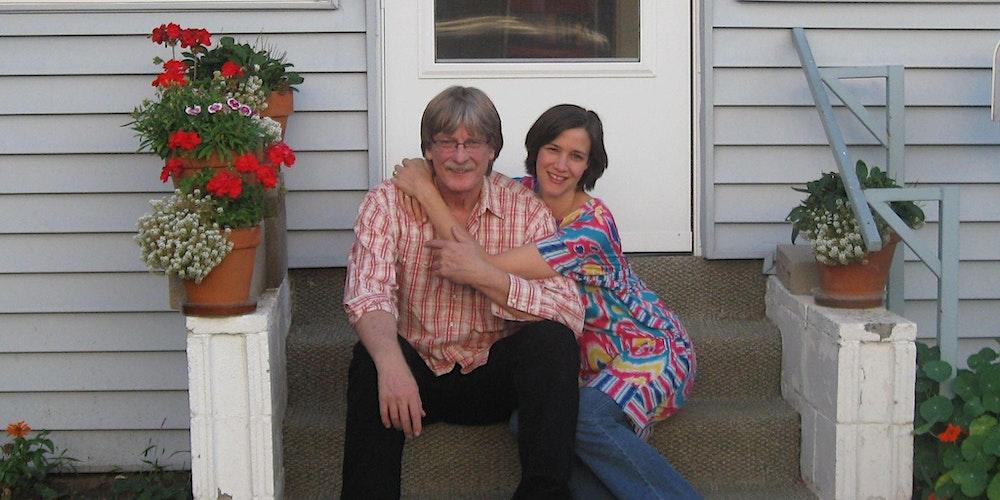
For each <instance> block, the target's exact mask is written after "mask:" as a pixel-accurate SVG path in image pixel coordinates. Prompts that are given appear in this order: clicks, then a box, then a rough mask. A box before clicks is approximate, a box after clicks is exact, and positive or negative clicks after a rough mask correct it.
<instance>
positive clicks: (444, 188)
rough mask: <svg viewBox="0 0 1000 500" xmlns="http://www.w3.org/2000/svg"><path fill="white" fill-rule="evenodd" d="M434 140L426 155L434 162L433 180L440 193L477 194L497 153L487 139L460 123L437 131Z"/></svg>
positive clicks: (448, 194) (454, 194)
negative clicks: (445, 131)
mask: <svg viewBox="0 0 1000 500" xmlns="http://www.w3.org/2000/svg"><path fill="white" fill-rule="evenodd" d="M431 140H432V141H433V142H432V143H431V146H430V149H428V150H426V151H424V157H425V158H426V159H427V160H428V161H430V162H431V164H432V165H433V166H434V180H435V182H436V183H437V186H438V190H439V191H441V195H442V196H444V197H445V198H447V197H448V196H467V195H470V194H473V193H477V194H478V193H479V191H480V190H481V189H482V185H483V178H484V176H485V175H486V172H487V170H488V169H489V165H490V162H491V161H492V160H493V156H494V152H493V148H492V147H491V146H490V145H489V144H487V143H486V139H485V138H484V137H481V136H475V135H472V134H470V133H469V132H468V131H467V130H466V129H465V127H464V126H460V127H458V128H457V129H456V130H455V131H454V132H452V133H450V134H444V133H439V134H435V135H434V137H432V138H431Z"/></svg>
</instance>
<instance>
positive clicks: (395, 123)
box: [379, 0, 692, 252]
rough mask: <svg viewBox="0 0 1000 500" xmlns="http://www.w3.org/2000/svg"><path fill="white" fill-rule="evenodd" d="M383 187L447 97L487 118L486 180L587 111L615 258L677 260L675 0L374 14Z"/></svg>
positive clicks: (440, 5)
mask: <svg viewBox="0 0 1000 500" xmlns="http://www.w3.org/2000/svg"><path fill="white" fill-rule="evenodd" d="M381 2H382V10H381V16H382V18H381V26H380V29H381V36H382V41H381V54H380V56H381V62H382V66H381V68H380V70H381V79H380V82H379V84H380V85H381V92H382V99H383V102H382V110H383V113H384V114H383V116H382V129H383V137H382V154H383V166H384V167H383V175H384V176H388V175H390V174H391V169H392V166H393V165H394V164H396V163H398V162H399V160H400V159H401V158H404V157H413V156H420V155H421V152H420V151H419V149H420V115H421V113H422V112H423V108H424V106H425V105H426V104H427V102H428V101H429V100H430V98H431V97H433V96H434V95H435V94H437V93H438V92H440V91H441V90H443V89H444V88H446V87H448V86H450V85H465V86H474V87H478V88H480V89H482V90H483V91H485V92H486V93H487V94H488V95H489V96H490V97H491V98H492V99H493V102H494V103H495V104H496V107H497V110H498V111H499V113H500V118H501V120H502V121H503V134H504V143H505V145H504V148H503V151H501V153H500V156H499V157H498V158H497V160H496V163H495V167H494V168H495V169H496V170H498V171H500V172H503V173H505V174H507V175H511V176H519V175H524V158H525V149H524V136H525V133H526V132H527V131H528V128H529V127H530V126H531V124H532V122H534V120H535V119H536V118H537V117H538V116H539V115H540V114H541V113H542V112H543V111H545V110H546V109H548V108H549V107H550V106H553V105H555V104H561V103H573V104H578V105H580V106H583V107H585V108H588V109H592V110H594V111H595V112H597V114H598V115H599V116H600V117H601V120H602V122H603V123H604V134H605V136H604V137H605V145H606V147H607V151H608V158H609V165H608V169H607V171H606V172H605V174H604V176H603V177H602V178H601V179H600V180H599V181H598V183H597V187H596V188H595V189H594V191H593V193H592V194H593V195H594V196H596V197H599V198H601V199H603V200H604V201H605V203H607V205H608V206H609V207H610V208H611V210H612V211H613V212H614V214H615V218H616V220H617V222H618V228H619V230H620V232H621V237H622V242H623V246H624V249H625V251H628V252H690V251H691V250H692V232H691V228H692V221H691V217H692V215H691V206H692V203H691V196H692V194H691V186H692V183H691V175H692V173H691V172H692V170H691V150H692V147H691V145H692V142H691V129H692V127H691V120H692V118H691V117H692V114H691V31H690V30H691V5H690V2H689V1H688V0H547V1H546V0H480V1H475V2H470V1H467V0H381Z"/></svg>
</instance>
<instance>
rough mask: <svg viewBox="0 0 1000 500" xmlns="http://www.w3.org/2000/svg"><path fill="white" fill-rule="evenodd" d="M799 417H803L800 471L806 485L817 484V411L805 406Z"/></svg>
mask: <svg viewBox="0 0 1000 500" xmlns="http://www.w3.org/2000/svg"><path fill="white" fill-rule="evenodd" d="M799 415H801V417H802V421H801V423H800V425H801V426H802V450H801V452H800V453H799V471H800V472H801V473H802V479H803V480H804V481H805V482H806V484H815V483H816V467H815V464H814V462H815V460H816V457H815V455H816V436H817V433H816V410H815V409H814V408H813V407H811V406H809V405H803V406H802V409H801V410H800V411H799Z"/></svg>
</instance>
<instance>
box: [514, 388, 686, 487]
mask: <svg viewBox="0 0 1000 500" xmlns="http://www.w3.org/2000/svg"><path fill="white" fill-rule="evenodd" d="M511 428H512V429H513V430H514V432H515V433H516V432H517V429H516V420H515V418H514V417H512V418H511ZM575 446H576V458H575V460H574V463H573V472H572V476H571V478H570V484H569V486H570V491H571V492H572V494H573V498H577V499H588V500H589V499H600V498H608V499H614V498H618V499H623V500H625V499H653V498H662V499H670V500H688V499H700V498H701V495H699V494H698V492H696V491H695V490H694V488H692V487H691V485H690V484H688V482H687V481H686V480H685V479H684V478H683V477H682V476H681V475H680V474H678V473H677V471H676V470H674V468H673V466H671V465H670V463H669V462H667V460H666V459H665V458H663V456H662V455H660V453H659V452H657V451H656V449H654V448H653V447H652V446H650V445H649V444H648V443H646V442H645V441H643V440H642V439H641V438H639V436H637V435H636V433H635V431H633V430H632V424H631V422H630V421H629V419H628V417H626V416H625V413H624V412H622V410H621V408H620V407H619V406H618V403H615V401H614V400H613V399H611V397H610V396H608V395H607V394H605V393H603V392H601V391H600V390H598V389H594V388H590V387H583V388H581V389H580V412H579V417H578V419H577V424H576V442H575Z"/></svg>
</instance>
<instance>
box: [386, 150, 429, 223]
mask: <svg viewBox="0 0 1000 500" xmlns="http://www.w3.org/2000/svg"><path fill="white" fill-rule="evenodd" d="M392 184H393V185H394V186H396V189H397V191H398V192H399V194H400V204H401V205H402V206H403V210H404V211H405V212H406V214H407V215H409V216H410V218H412V219H413V220H415V221H418V222H421V223H423V222H427V213H426V212H425V211H424V207H423V205H421V202H420V197H421V196H426V195H427V193H430V192H431V191H430V190H436V189H437V188H436V187H435V186H434V178H433V175H432V171H431V168H430V165H428V164H427V162H426V161H424V160H423V159H422V158H404V159H403V164H402V165H396V166H395V167H393V169H392Z"/></svg>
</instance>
